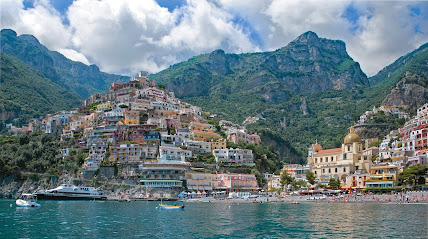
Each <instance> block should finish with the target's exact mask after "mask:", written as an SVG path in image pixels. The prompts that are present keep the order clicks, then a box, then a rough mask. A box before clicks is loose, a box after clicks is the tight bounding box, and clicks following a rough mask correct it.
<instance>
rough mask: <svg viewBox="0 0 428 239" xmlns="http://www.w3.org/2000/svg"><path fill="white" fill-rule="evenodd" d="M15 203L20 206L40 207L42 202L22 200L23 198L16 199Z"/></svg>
mask: <svg viewBox="0 0 428 239" xmlns="http://www.w3.org/2000/svg"><path fill="white" fill-rule="evenodd" d="M15 204H16V206H18V207H40V204H38V203H36V202H33V201H27V200H22V199H18V200H16V202H15Z"/></svg>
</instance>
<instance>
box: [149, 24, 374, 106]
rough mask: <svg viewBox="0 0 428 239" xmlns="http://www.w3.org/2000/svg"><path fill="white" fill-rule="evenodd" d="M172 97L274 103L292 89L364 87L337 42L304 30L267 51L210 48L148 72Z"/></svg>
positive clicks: (361, 76) (354, 64)
mask: <svg viewBox="0 0 428 239" xmlns="http://www.w3.org/2000/svg"><path fill="white" fill-rule="evenodd" d="M151 78H152V79H155V80H157V81H158V82H164V83H166V88H167V89H168V90H169V91H173V92H175V94H176V95H177V96H178V97H194V96H203V95H207V94H220V95H225V94H236V93H239V94H241V93H244V94H247V93H248V94H258V95H260V96H261V98H262V99H264V100H265V101H267V102H271V103H279V102H283V101H285V100H287V99H289V98H290V95H291V94H293V93H297V94H309V93H314V92H319V91H324V90H328V89H337V90H342V89H350V88H354V87H356V86H368V85H369V83H368V79H367V76H366V75H365V74H364V73H363V72H362V71H361V69H360V66H359V64H358V63H357V62H355V61H353V60H352V58H351V57H350V56H349V55H348V53H347V52H346V46H345V43H344V42H343V41H339V40H328V39H323V38H319V37H318V36H317V35H316V34H315V33H314V32H306V33H304V34H302V35H301V36H299V37H298V38H297V39H295V40H294V41H293V42H291V43H290V44H288V45H287V46H286V47H283V48H280V49H278V50H276V51H272V52H263V53H248V54H226V53H225V52H224V51H222V50H216V51H213V52H212V53H209V54H204V55H200V56H196V57H194V58H192V59H190V60H189V61H187V62H182V63H179V64H176V65H174V66H172V67H170V68H168V69H166V70H164V71H161V72H159V73H157V74H154V75H152V76H151Z"/></svg>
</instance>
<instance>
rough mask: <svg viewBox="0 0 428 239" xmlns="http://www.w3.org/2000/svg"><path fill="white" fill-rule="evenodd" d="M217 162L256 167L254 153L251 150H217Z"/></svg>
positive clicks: (215, 151) (215, 155)
mask: <svg viewBox="0 0 428 239" xmlns="http://www.w3.org/2000/svg"><path fill="white" fill-rule="evenodd" d="M213 154H214V157H215V160H216V162H221V163H235V164H246V165H254V156H253V151H252V150H249V149H232V148H231V149H215V150H214V151H213Z"/></svg>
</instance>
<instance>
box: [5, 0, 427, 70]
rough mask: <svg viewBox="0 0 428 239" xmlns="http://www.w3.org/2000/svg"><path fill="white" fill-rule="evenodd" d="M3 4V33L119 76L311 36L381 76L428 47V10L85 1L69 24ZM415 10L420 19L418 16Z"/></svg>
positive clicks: (271, 1) (41, 6)
mask: <svg viewBox="0 0 428 239" xmlns="http://www.w3.org/2000/svg"><path fill="white" fill-rule="evenodd" d="M0 4H1V23H0V26H1V27H2V28H12V29H14V30H15V31H17V33H18V34H23V33H28V34H33V35H35V36H36V37H37V38H38V39H39V40H40V42H41V43H42V44H45V45H46V46H47V47H48V48H50V49H52V50H57V51H60V52H61V53H63V54H64V55H66V56H67V57H69V58H70V59H73V60H78V61H82V62H84V63H85V64H89V63H94V64H97V65H98V66H100V68H101V69H102V70H103V71H107V72H112V73H125V74H135V72H137V71H139V70H147V71H149V72H156V71H159V70H162V69H164V68H166V67H168V66H169V65H172V64H174V63H177V62H180V61H183V60H187V59H188V58H190V57H192V56H194V55H198V54H201V53H206V52H210V51H213V50H215V49H219V48H220V49H223V50H225V51H226V52H234V53H240V52H253V51H261V50H263V51H265V50H274V49H277V48H280V47H283V46H285V45H287V44H288V43H289V42H290V41H292V40H293V39H295V38H296V37H297V36H299V35H300V34H302V33H304V32H306V31H308V30H311V31H314V32H316V33H317V34H318V35H319V36H320V37H325V38H330V39H341V40H344V41H345V43H346V44H347V49H348V52H349V54H350V56H351V57H353V58H354V59H355V60H356V61H359V62H360V64H361V67H362V69H363V70H364V71H365V72H366V73H368V75H373V74H375V73H377V71H379V70H380V69H381V68H383V67H384V66H386V65H387V64H390V63H391V62H393V61H394V60H395V59H397V58H398V57H400V56H402V55H404V54H406V53H408V52H410V51H412V50H414V49H415V48H416V47H418V46H420V45H421V44H423V43H425V42H427V41H428V40H427V34H426V32H427V31H428V20H427V19H428V17H427V14H428V13H426V10H427V7H426V6H427V4H426V3H423V2H387V3H386V2H371V1H353V2H351V1H315V0H305V1H296V0H290V1H282V0H268V1H258V0H188V1H187V2H186V4H183V5H182V6H181V7H179V8H175V10H174V11H173V12H169V11H168V9H167V8H163V7H160V6H159V5H158V4H157V3H156V2H155V1H154V0H145V1H132V0H123V1H117V0H101V1H91V0H77V1H74V2H73V3H72V5H71V6H70V7H69V9H68V11H67V13H66V15H65V16H61V15H60V14H59V13H58V12H57V11H56V10H55V9H53V8H52V7H51V5H49V1H47V0H41V1H36V2H35V3H34V6H35V7H34V8H29V9H27V10H24V9H23V4H22V2H21V1H18V0H16V1H15V0H4V1H2V2H1V3H0ZM351 4H352V6H353V7H354V8H355V9H356V10H357V11H358V12H359V14H360V15H361V16H360V17H359V19H358V20H357V21H356V22H350V21H348V20H346V19H345V18H343V15H344V13H345V11H346V9H347V7H349V6H350V5H351ZM415 6H416V7H417V8H419V9H421V12H420V14H411V12H410V9H411V7H415ZM65 17H66V18H68V21H69V24H63V21H62V20H63V18H65ZM237 19H239V20H237ZM415 28H418V29H419V31H420V32H419V33H417V32H416V33H415Z"/></svg>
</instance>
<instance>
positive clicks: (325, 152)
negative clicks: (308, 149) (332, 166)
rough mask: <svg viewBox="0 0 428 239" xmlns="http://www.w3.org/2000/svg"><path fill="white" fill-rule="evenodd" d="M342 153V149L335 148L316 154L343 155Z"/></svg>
mask: <svg viewBox="0 0 428 239" xmlns="http://www.w3.org/2000/svg"><path fill="white" fill-rule="evenodd" d="M341 152H342V148H335V149H324V150H320V151H318V152H317V153H316V154H317V155H318V154H331V153H341Z"/></svg>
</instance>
